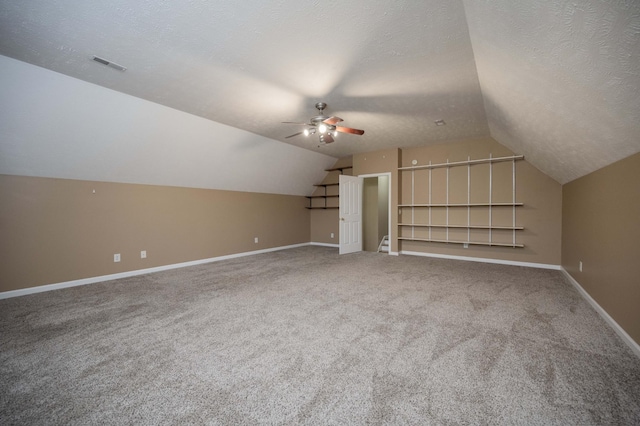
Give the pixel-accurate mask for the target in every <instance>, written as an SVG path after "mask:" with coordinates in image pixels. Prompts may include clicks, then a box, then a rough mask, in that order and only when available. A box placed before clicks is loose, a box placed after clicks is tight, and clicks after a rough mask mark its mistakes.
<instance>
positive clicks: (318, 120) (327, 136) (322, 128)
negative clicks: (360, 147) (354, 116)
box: [282, 102, 364, 144]
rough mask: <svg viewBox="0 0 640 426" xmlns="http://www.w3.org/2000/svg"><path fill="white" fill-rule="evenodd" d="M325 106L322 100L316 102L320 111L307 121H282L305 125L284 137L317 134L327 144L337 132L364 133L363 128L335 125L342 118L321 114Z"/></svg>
mask: <svg viewBox="0 0 640 426" xmlns="http://www.w3.org/2000/svg"><path fill="white" fill-rule="evenodd" d="M326 107H327V104H326V103H324V102H318V103H317V104H316V108H317V110H318V111H320V115H316V116H315V117H311V119H310V120H309V123H297V122H293V121H283V122H282V123H283V124H297V125H300V126H305V129H304V130H303V131H301V132H298V133H294V134H293V135H289V136H287V137H286V138H285V139H289V138H292V137H294V136H298V135H305V136H309V135H313V134H316V133H317V134H318V135H319V138H320V143H323V144H327V143H331V142H333V141H334V140H335V139H333V138H334V137H336V136H337V135H338V133H351V134H352V135H362V134H364V130H360V129H352V128H351V127H342V126H336V124H338V123H340V122H341V121H343V120H342V118H340V117H327V116H326V115H324V114H323V112H324V109H325V108H326Z"/></svg>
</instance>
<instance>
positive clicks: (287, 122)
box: [282, 121, 310, 126]
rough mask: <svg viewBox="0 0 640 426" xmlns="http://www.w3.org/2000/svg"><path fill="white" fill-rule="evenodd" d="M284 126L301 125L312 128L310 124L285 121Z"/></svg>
mask: <svg viewBox="0 0 640 426" xmlns="http://www.w3.org/2000/svg"><path fill="white" fill-rule="evenodd" d="M282 124H299V125H301V126H310V124H309V123H298V122H297V121H283V122H282Z"/></svg>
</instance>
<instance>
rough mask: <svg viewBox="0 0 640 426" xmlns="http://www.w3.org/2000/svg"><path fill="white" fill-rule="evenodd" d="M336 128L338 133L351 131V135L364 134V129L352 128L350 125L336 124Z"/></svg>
mask: <svg viewBox="0 0 640 426" xmlns="http://www.w3.org/2000/svg"><path fill="white" fill-rule="evenodd" d="M336 130H337V131H338V132H340V133H351V134H352V135H364V130H360V129H352V128H351V127H341V126H336Z"/></svg>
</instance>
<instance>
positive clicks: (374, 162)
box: [353, 148, 400, 252]
mask: <svg viewBox="0 0 640 426" xmlns="http://www.w3.org/2000/svg"><path fill="white" fill-rule="evenodd" d="M399 161H400V150H399V149H397V148H393V149H384V150H380V151H374V152H367V153H364V154H356V155H354V156H353V175H354V176H359V175H369V174H379V173H391V183H390V185H389V186H390V191H391V197H390V198H391V229H390V230H389V232H390V233H391V236H392V237H391V241H390V242H391V251H392V252H397V251H398V241H397V238H395V237H397V232H396V231H397V229H398V165H399ZM376 248H377V247H376Z"/></svg>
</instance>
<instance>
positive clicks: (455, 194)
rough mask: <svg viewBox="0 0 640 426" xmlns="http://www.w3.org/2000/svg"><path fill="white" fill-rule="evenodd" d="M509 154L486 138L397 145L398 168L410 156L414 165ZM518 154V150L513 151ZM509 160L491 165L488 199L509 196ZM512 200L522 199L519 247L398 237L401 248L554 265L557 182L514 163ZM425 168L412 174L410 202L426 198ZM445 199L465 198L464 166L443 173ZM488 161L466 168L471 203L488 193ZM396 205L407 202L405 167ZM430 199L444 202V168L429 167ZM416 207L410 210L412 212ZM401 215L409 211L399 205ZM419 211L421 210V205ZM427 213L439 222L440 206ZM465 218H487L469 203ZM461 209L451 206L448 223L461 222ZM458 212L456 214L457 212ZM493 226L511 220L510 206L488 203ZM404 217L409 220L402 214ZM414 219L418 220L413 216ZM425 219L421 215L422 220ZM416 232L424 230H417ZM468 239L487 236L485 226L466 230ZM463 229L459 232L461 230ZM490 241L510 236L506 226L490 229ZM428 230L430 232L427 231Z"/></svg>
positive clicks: (455, 234)
mask: <svg viewBox="0 0 640 426" xmlns="http://www.w3.org/2000/svg"><path fill="white" fill-rule="evenodd" d="M513 154H514V153H513V152H511V151H510V150H508V149H507V148H506V147H504V146H502V145H500V144H499V143H498V142H496V141H495V140H493V139H491V138H486V139H476V140H467V141H460V142H457V143H455V142H454V143H448V144H443V145H435V146H426V147H418V148H410V149H403V150H402V157H401V164H402V167H409V166H411V165H412V164H411V163H412V160H417V161H418V165H424V164H428V163H429V161H431V162H432V164H436V163H445V162H447V161H449V162H455V161H465V160H467V159H468V158H471V159H483V158H489V155H492V156H493V157H502V156H510V155H513ZM515 154H518V153H515ZM511 170H512V164H511V163H510V162H508V163H497V164H494V165H493V188H494V189H493V194H492V195H493V202H510V201H511V200H512V172H511ZM516 170H517V171H516V176H517V179H516V202H521V203H524V206H523V207H517V208H516V225H517V226H523V227H524V230H523V231H516V242H517V243H518V244H524V248H511V247H495V246H492V247H488V246H474V245H471V246H469V248H467V249H465V248H463V247H462V245H460V244H444V243H425V242H414V241H402V242H401V244H400V247H401V250H407V251H416V252H427V253H435V254H443V255H452V256H467V257H478V258H487V259H498V260H507V261H518V262H531V263H539V264H549V265H560V256H561V244H560V234H561V224H562V187H561V185H560V184H559V183H558V182H556V181H554V180H553V179H551V178H550V177H548V176H547V175H545V174H544V173H542V172H540V171H539V170H537V169H536V168H535V167H533V166H531V165H530V164H529V163H528V162H527V161H526V159H525V160H524V161H518V162H516ZM427 173H428V172H427V171H426V170H424V171H421V172H416V174H415V203H427V202H428V190H429V188H428V175H427ZM449 173H450V174H449V202H450V203H466V198H467V168H466V167H458V168H451V169H450V172H449ZM488 183H489V165H488V164H483V165H475V166H473V167H472V168H471V190H470V195H471V202H472V203H480V202H487V201H488V197H489V184H488ZM400 185H401V194H400V200H401V203H400V204H409V203H411V172H402V173H401V183H400ZM432 189H433V194H432V202H433V203H444V202H445V201H446V168H441V169H433V174H432ZM417 210H418V209H416V213H414V214H417ZM402 211H403V214H408V213H409V214H410V209H409V208H404V209H402ZM421 213H426V210H425V209H422V210H421ZM432 214H433V215H436V214H439V215H440V216H442V217H440V218H438V219H436V218H434V220H433V223H436V220H439V221H440V222H443V223H444V222H445V220H446V219H445V218H444V210H442V209H441V210H440V211H438V212H436V211H435V209H434V210H433V211H432ZM470 214H471V222H472V223H473V224H484V222H487V220H488V219H487V218H488V208H482V207H474V208H473V209H471V213H470ZM466 215H467V213H466V209H462V211H461V210H457V211H454V210H452V209H450V219H449V220H450V223H458V222H459V224H466V221H467V216H466ZM458 216H459V217H458ZM492 221H493V223H492V224H493V225H505V226H509V225H511V224H512V209H511V208H510V207H509V208H502V209H501V208H493V209H492ZM405 222H410V218H406V219H405ZM416 222H418V220H416ZM424 222H425V223H426V222H427V221H426V220H425V221H424ZM402 231H403V232H405V235H407V234H406V233H409V235H410V228H408V227H403V228H402ZM422 232H426V229H425V230H422ZM445 232H446V231H445V230H443V229H439V230H435V229H434V230H432V233H438V234H442V235H441V236H442V237H443V239H444V236H445V235H444V234H445ZM471 232H472V235H471V240H477V241H485V240H486V241H488V231H484V230H472V231H471ZM463 234H464V235H463ZM492 234H493V235H492V240H493V241H501V242H510V241H512V231H493V233H492ZM433 235H434V234H432V236H433ZM449 239H459V240H463V239H466V230H452V229H450V230H449Z"/></svg>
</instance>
